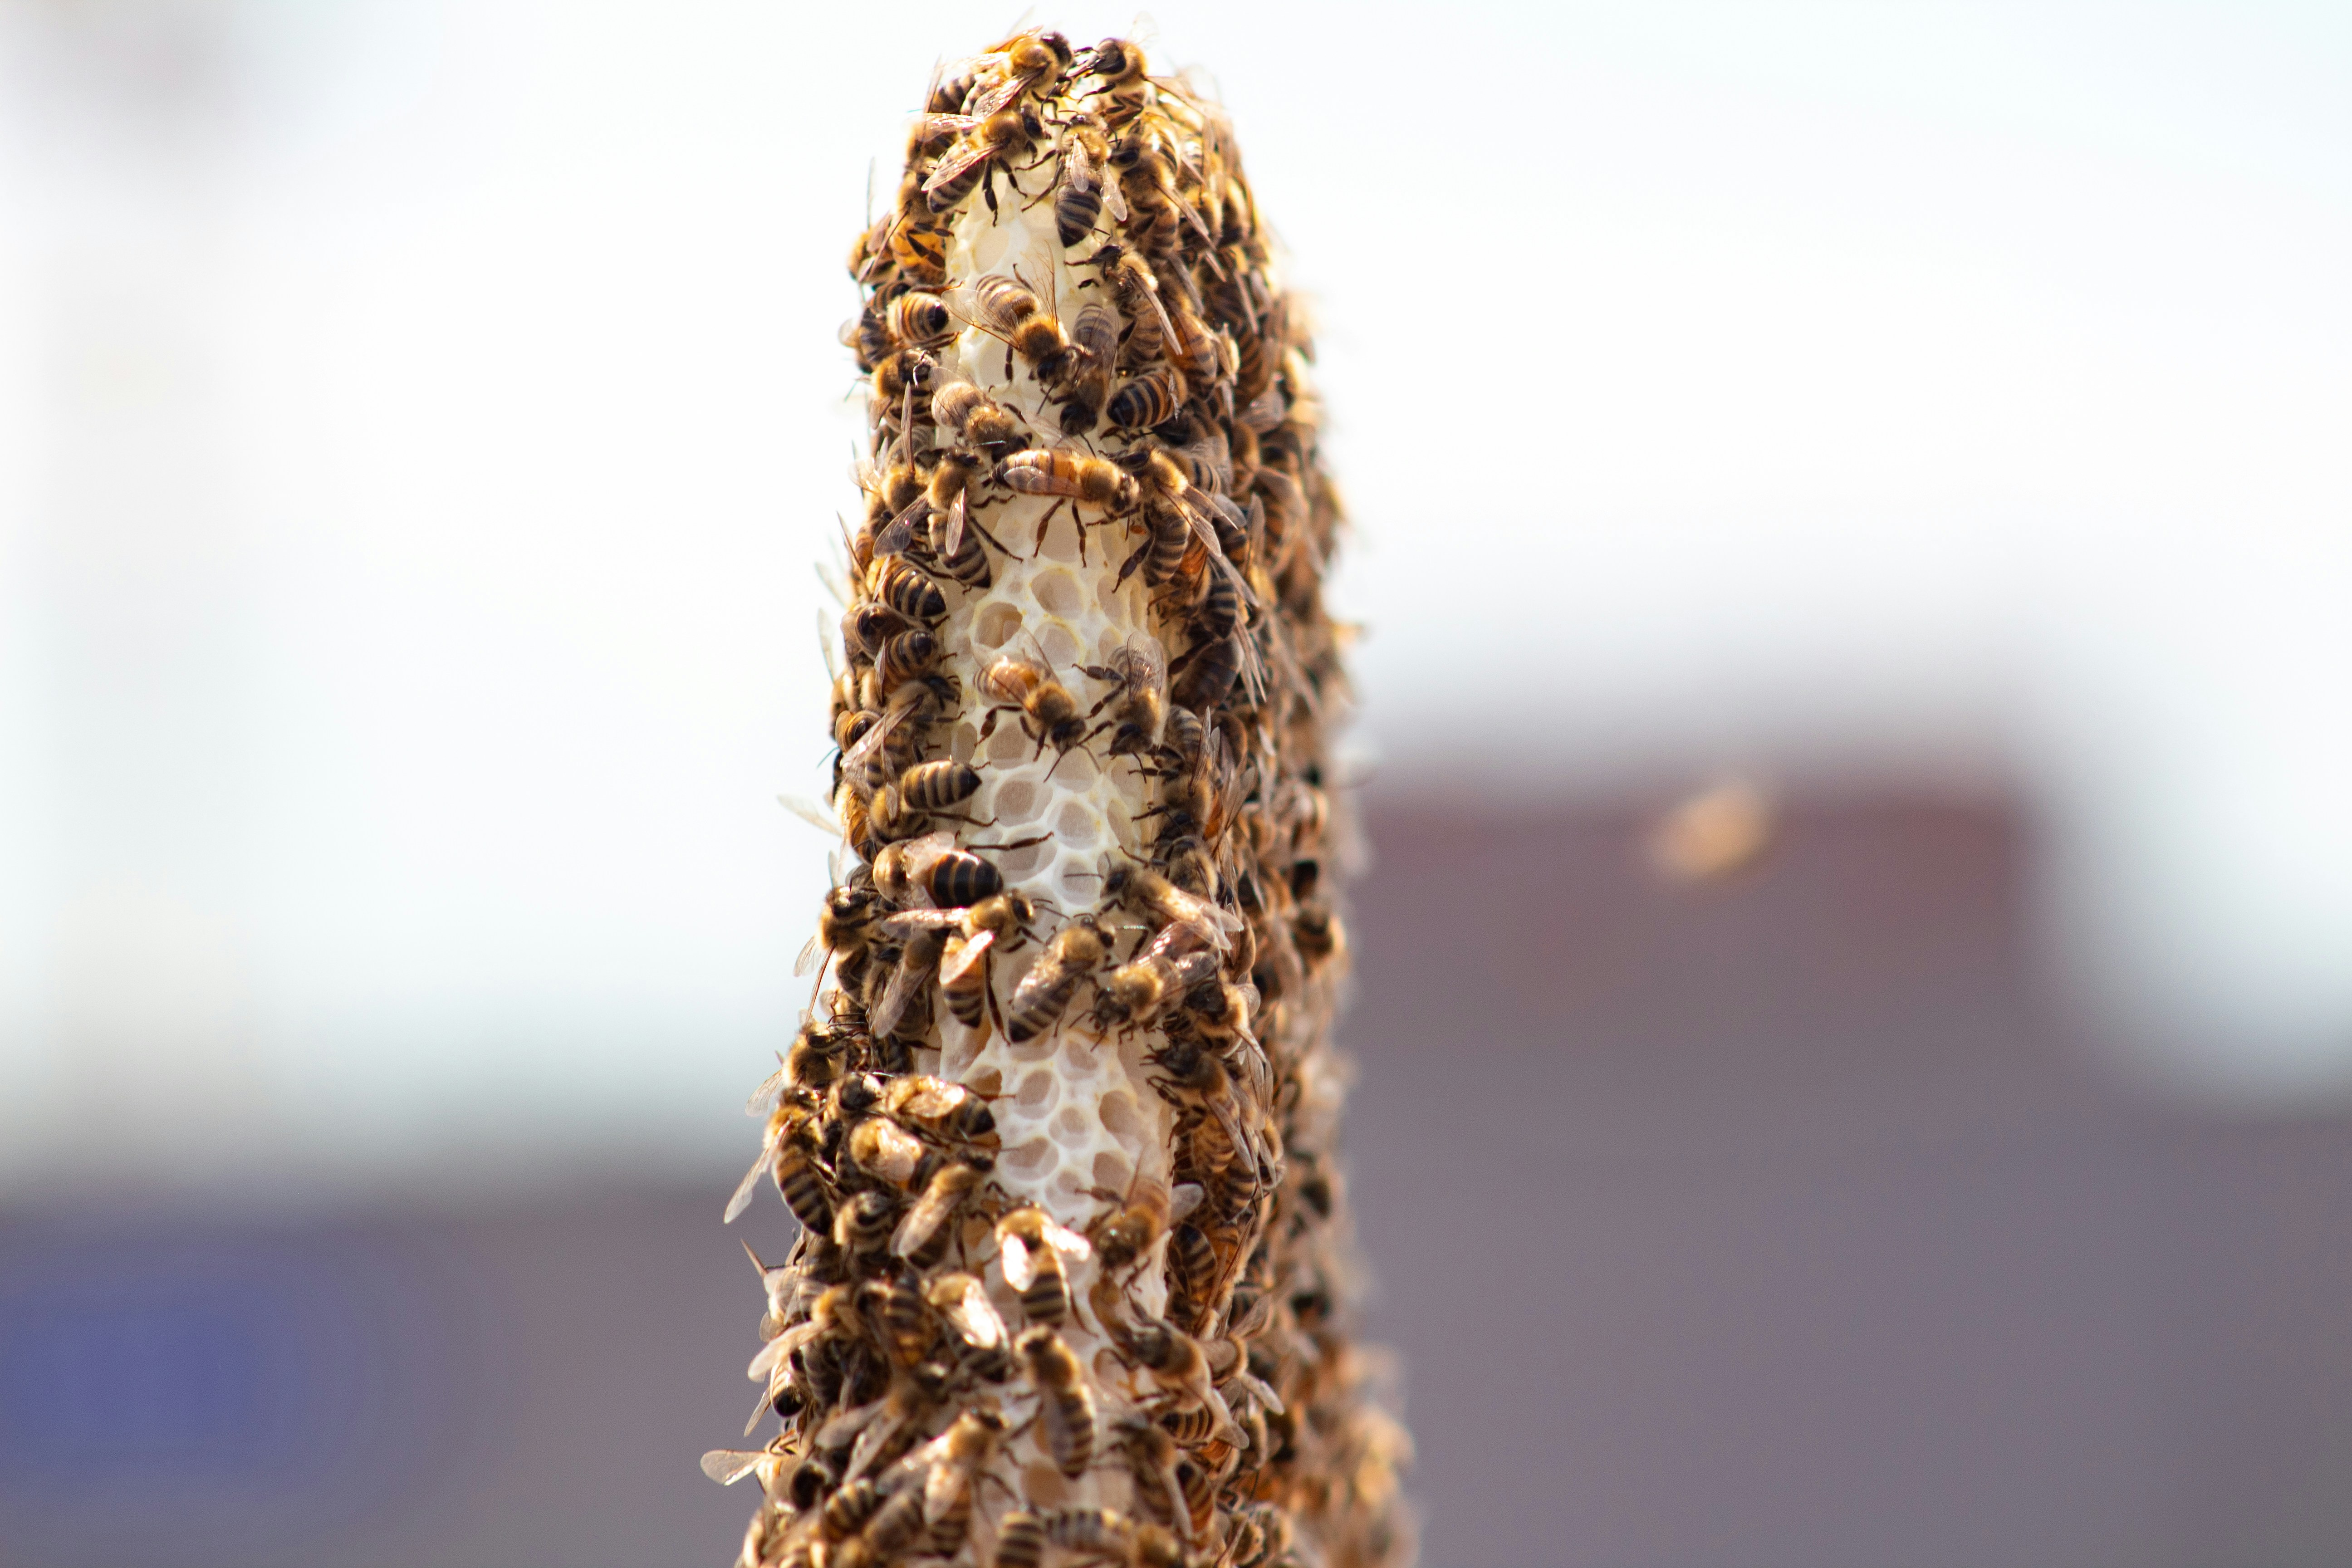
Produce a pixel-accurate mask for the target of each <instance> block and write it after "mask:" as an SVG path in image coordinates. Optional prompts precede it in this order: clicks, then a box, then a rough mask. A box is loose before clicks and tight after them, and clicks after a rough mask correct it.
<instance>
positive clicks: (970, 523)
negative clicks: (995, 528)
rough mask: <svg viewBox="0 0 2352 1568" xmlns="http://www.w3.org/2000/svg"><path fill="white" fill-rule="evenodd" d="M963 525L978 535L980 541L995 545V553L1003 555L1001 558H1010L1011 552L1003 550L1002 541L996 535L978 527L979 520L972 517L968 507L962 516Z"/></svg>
mask: <svg viewBox="0 0 2352 1568" xmlns="http://www.w3.org/2000/svg"><path fill="white" fill-rule="evenodd" d="M963 525H964V526H965V527H966V528H969V529H971V531H973V532H974V533H977V534H979V535H980V536H981V537H982V539H985V540H986V541H988V542H990V543H991V544H993V545H995V546H996V552H997V553H998V554H999V555H1003V556H1005V557H1008V558H1009V557H1011V555H1012V554H1013V552H1011V551H1010V550H1007V549H1005V548H1004V542H1003V540H1000V539H998V538H997V537H996V535H994V534H992V533H991V532H989V531H988V530H986V529H984V528H982V527H981V526H980V519H978V518H976V517H974V516H972V515H971V509H970V508H968V507H967V508H966V509H965V510H964V514H963Z"/></svg>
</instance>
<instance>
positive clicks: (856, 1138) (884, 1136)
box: [847, 1116, 930, 1239]
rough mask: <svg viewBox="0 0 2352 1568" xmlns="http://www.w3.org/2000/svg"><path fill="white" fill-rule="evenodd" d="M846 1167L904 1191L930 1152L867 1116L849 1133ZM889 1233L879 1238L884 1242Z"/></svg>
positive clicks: (894, 1128)
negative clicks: (850, 1164)
mask: <svg viewBox="0 0 2352 1568" xmlns="http://www.w3.org/2000/svg"><path fill="white" fill-rule="evenodd" d="M847 1146H848V1149H849V1159H850V1163H852V1164H854V1165H856V1167H857V1168H858V1169H859V1170H861V1171H863V1172H865V1173H866V1174H867V1175H869V1176H871V1177H873V1178H874V1179H875V1180H877V1181H878V1182H887V1183H888V1184H890V1185H891V1186H894V1187H897V1188H898V1189H899V1190H900V1191H902V1192H903V1191H905V1190H906V1189H907V1188H908V1187H910V1186H912V1185H914V1184H915V1179H916V1177H917V1175H918V1174H919V1173H924V1166H925V1164H926V1163H927V1162H926V1160H925V1156H926V1155H928V1154H929V1152H930V1151H929V1150H928V1149H926V1148H924V1147H923V1142H922V1140H921V1139H919V1138H918V1137H916V1136H915V1135H914V1134H913V1133H911V1132H909V1131H907V1130H906V1129H905V1128H903V1127H900V1126H899V1125H898V1123H896V1122H894V1121H890V1120H889V1119H888V1118H887V1117H883V1116H868V1117H866V1118H864V1119H863V1120H862V1121H859V1122H858V1123H857V1124H856V1126H854V1127H852V1128H851V1129H850V1130H849V1137H848V1140H847ZM889 1234H890V1233H889V1231H888V1230H887V1228H886V1229H885V1230H884V1231H883V1232H882V1235H883V1237H885V1238H886V1239H887V1237H888V1236H889Z"/></svg>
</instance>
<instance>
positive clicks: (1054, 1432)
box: [998, 1328, 1095, 1562]
mask: <svg viewBox="0 0 2352 1568" xmlns="http://www.w3.org/2000/svg"><path fill="white" fill-rule="evenodd" d="M1013 1353H1014V1354H1015V1355H1016V1356H1018V1357H1019V1358H1020V1360H1021V1362H1022V1364H1023V1365H1024V1367H1025V1368H1026V1369H1027V1371H1028V1373H1029V1380H1030V1381H1031V1382H1032V1383H1034V1384H1036V1387H1037V1397H1038V1408H1037V1418H1038V1421H1039V1423H1040V1424H1041V1425H1042V1426H1044V1427H1045V1438H1044V1447H1045V1451H1046V1453H1048V1454H1049V1455H1051V1456H1052V1457H1053V1460H1054V1464H1055V1468H1057V1469H1059V1470H1060V1471H1061V1472H1062V1473H1063V1474H1064V1475H1066V1476H1068V1477H1071V1478H1072V1479H1076V1478H1077V1477H1079V1476H1082V1475H1084V1474H1086V1471H1087V1466H1089V1465H1091V1464H1092V1463H1094V1458H1095V1396H1094V1394H1093V1392H1092V1391H1091V1390H1089V1389H1088V1388H1087V1380H1086V1376H1085V1373H1084V1372H1083V1370H1082V1369H1081V1368H1080V1366H1079V1364H1078V1358H1077V1357H1076V1355H1074V1354H1072V1353H1071V1352H1070V1347H1069V1346H1068V1345H1066V1344H1065V1343H1063V1342H1062V1336H1061V1335H1059V1334H1057V1333H1055V1331H1053V1330H1051V1329H1048V1328H1035V1329H1031V1330H1030V1331H1027V1332H1026V1333H1024V1334H1023V1335H1022V1336H1021V1337H1020V1338H1019V1339H1017V1340H1015V1341H1013ZM998 1561H1000V1562H1002V1561H1003V1551H1002V1548H1001V1547H1000V1549H999V1552H998Z"/></svg>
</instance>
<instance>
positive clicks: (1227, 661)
mask: <svg viewBox="0 0 2352 1568" xmlns="http://www.w3.org/2000/svg"><path fill="white" fill-rule="evenodd" d="M1245 662H1246V658H1245V655H1244V650H1243V639H1242V638H1241V637H1239V636H1238V635H1236V636H1231V637H1222V638H1219V639H1217V640H1216V641H1213V642H1202V643H1197V644H1195V645H1194V646H1193V647H1192V648H1191V649H1189V650H1187V652H1186V653H1185V655H1184V658H1183V660H1182V663H1183V667H1184V668H1182V670H1181V671H1180V672H1179V673H1178V674H1177V676H1176V681H1175V684H1174V685H1173V686H1171V688H1170V689H1169V692H1168V695H1169V699H1170V700H1171V701H1173V702H1174V703H1175V704H1176V705H1177V706H1178V707H1180V708H1190V709H1193V710H1198V711H1201V712H1206V711H1207V710H1210V709H1211V708H1213V707H1215V706H1216V705H1217V704H1218V703H1220V702H1223V700H1225V694H1226V693H1227V692H1229V691H1231V690H1232V689H1234V682H1235V681H1237V680H1239V679H1241V676H1242V670H1243V668H1244V664H1245Z"/></svg>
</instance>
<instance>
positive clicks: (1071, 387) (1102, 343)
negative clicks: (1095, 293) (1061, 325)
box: [1057, 305, 1118, 436]
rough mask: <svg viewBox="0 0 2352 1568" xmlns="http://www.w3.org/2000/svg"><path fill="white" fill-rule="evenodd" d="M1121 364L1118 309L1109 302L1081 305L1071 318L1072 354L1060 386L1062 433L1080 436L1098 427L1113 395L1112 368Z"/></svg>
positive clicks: (1065, 361) (1064, 364)
mask: <svg viewBox="0 0 2352 1568" xmlns="http://www.w3.org/2000/svg"><path fill="white" fill-rule="evenodd" d="M1117 363H1118V312H1117V311H1115V310H1112V309H1111V308H1110V307H1109V306H1108V305H1082V306H1080V307H1079V308H1078V313H1077V314H1076V315H1075V316H1073V317H1071V318H1070V353H1069V354H1068V355H1067V356H1066V359H1065V360H1064V362H1063V374H1062V375H1061V378H1060V385H1059V387H1058V389H1057V390H1058V391H1059V392H1060V394H1061V397H1062V434H1064V435H1065V436H1079V435H1084V434H1085V433H1086V432H1087V431H1088V430H1091V429H1093V428H1094V427H1095V421H1096V420H1097V418H1099V417H1101V416H1102V408H1103V405H1104V403H1106V402H1107V401H1108V399H1109V397H1110V373H1111V367H1112V366H1114V365H1115V364H1117Z"/></svg>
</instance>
